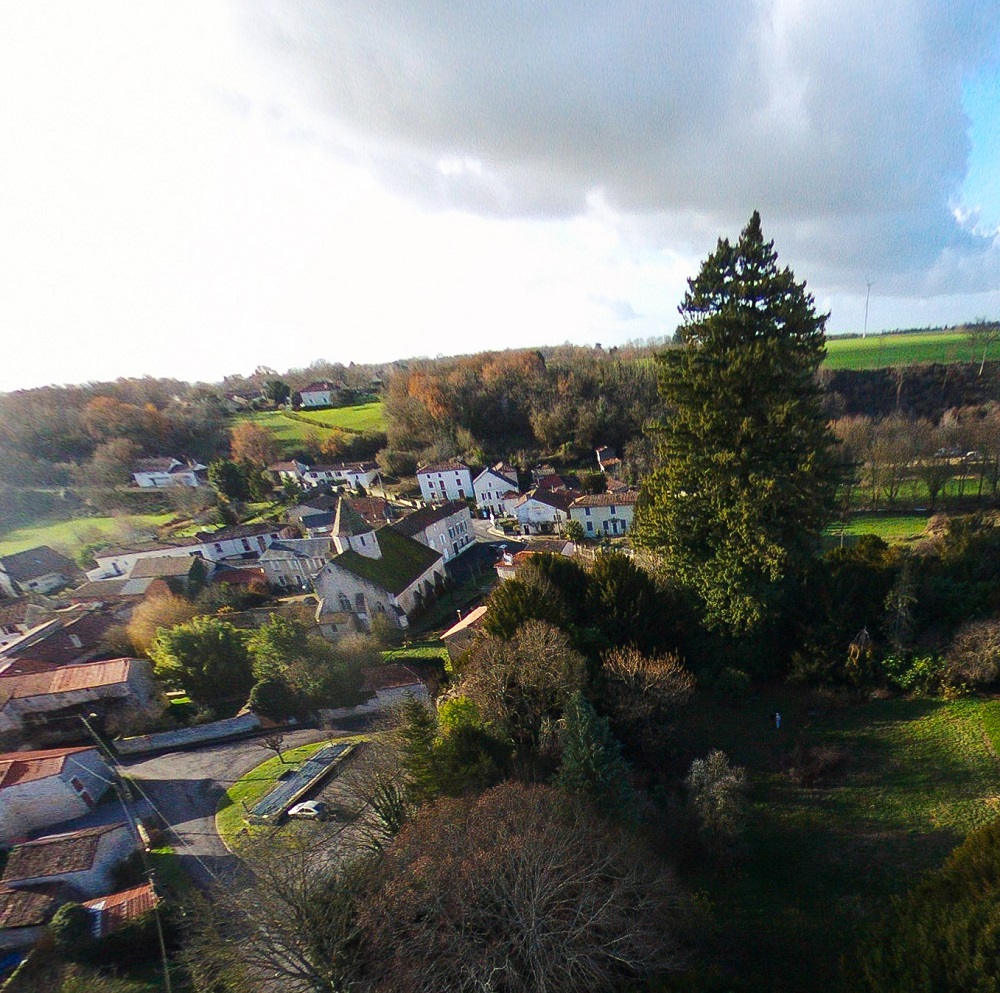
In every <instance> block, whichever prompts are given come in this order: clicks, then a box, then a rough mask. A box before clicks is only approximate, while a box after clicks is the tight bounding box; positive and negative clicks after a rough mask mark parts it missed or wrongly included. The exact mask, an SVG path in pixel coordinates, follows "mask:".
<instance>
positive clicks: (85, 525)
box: [0, 514, 177, 557]
mask: <svg viewBox="0 0 1000 993" xmlns="http://www.w3.org/2000/svg"><path fill="white" fill-rule="evenodd" d="M176 516H177V515H176V514H127V515H122V516H120V517H75V518H73V519H72V520H68V521H49V522H47V523H41V524H32V525H31V526H30V527H23V528H17V529H16V530H14V531H8V532H7V534H5V535H3V537H2V538H0V555H11V554H13V553H14V552H22V551H24V550H25V549H26V548H34V547H36V546H37V545H49V546H50V547H52V548H54V549H55V550H56V551H58V552H62V553H63V554H64V555H68V556H70V557H72V556H73V555H75V554H76V551H77V550H78V549H79V548H80V547H81V546H82V545H87V544H90V543H92V542H97V541H113V542H114V541H127V540H131V539H132V538H133V537H134V536H136V535H137V534H139V535H142V536H147V537H155V536H156V530H157V528H159V527H161V526H162V525H164V524H166V523H167V522H168V521H171V520H173V519H174V518H175V517H176Z"/></svg>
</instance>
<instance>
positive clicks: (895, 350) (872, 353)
mask: <svg viewBox="0 0 1000 993" xmlns="http://www.w3.org/2000/svg"><path fill="white" fill-rule="evenodd" d="M982 357H983V356H982V351H981V350H978V349H975V348H974V347H973V346H972V345H971V344H970V343H969V339H968V336H967V335H966V334H965V332H964V331H921V332H915V333H913V334H878V335H876V334H872V335H869V336H868V337H867V338H838V337H835V336H834V337H830V338H827V340H826V361H825V362H824V363H823V365H824V366H825V367H826V368H828V369H879V368H882V367H883V366H890V365H911V364H913V363H916V362H940V363H944V364H951V363H954V362H979V361H980V360H981V359H982ZM987 358H988V359H995V358H1000V345H994V346H993V347H992V348H991V349H990V351H989V353H988V354H987Z"/></svg>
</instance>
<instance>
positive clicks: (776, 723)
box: [774, 710, 781, 729]
mask: <svg viewBox="0 0 1000 993" xmlns="http://www.w3.org/2000/svg"><path fill="white" fill-rule="evenodd" d="M774 726H775V728H776V729H777V728H780V727H781V712H780V711H777V710H776V711H775V712H774Z"/></svg>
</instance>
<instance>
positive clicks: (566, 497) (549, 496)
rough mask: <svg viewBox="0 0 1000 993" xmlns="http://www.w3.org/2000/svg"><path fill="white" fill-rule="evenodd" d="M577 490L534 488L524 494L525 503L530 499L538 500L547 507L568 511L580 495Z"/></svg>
mask: <svg viewBox="0 0 1000 993" xmlns="http://www.w3.org/2000/svg"><path fill="white" fill-rule="evenodd" d="M579 495H580V494H579V492H578V491H577V490H542V489H534V490H532V491H531V492H530V493H526V494H525V495H524V500H523V502H524V503H527V502H528V500H537V501H538V503H544V504H545V505H546V506H547V507H554V508H555V509H556V510H566V511H568V510H569V508H570V505H571V504H572V503H573V501H574V500H575V499H576V498H577V497H578V496H579Z"/></svg>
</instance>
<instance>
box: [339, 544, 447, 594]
mask: <svg viewBox="0 0 1000 993" xmlns="http://www.w3.org/2000/svg"><path fill="white" fill-rule="evenodd" d="M375 540H376V541H377V542H378V547H379V550H380V551H381V553H382V557H381V558H378V559H372V558H368V557H367V556H366V555H361V554H359V553H358V552H356V551H354V549H353V548H349V549H348V550H347V551H346V552H341V553H340V555H338V556H336V558H334V559H333V560H332V561H331V563H330V564H331V565H333V566H336V567H337V568H340V569H345V570H346V571H347V572H350V573H353V574H354V575H355V576H357V577H358V578H359V579H363V580H366V581H367V582H369V583H373V584H374V585H375V586H380V587H382V589H384V590H388V591H389V592H390V593H391V594H392V595H393V596H398V595H399V594H400V593H402V592H403V591H404V590H405V589H406V588H407V587H408V586H410V585H411V584H412V583H414V582H415V581H416V580H417V579H419V578H420V576H422V575H423V574H424V573H425V572H426V571H427V570H428V569H430V567H431V566H432V565H434V564H435V563H436V562H438V561H440V559H441V554H440V553H439V552H435V551H434V550H433V549H431V548H428V547H427V546H426V545H421V544H420V542H419V541H414V540H413V539H412V538H407V537H406V535H402V534H399V533H398V532H397V531H394V530H393V529H392V528H382V529H380V530H379V531H376V532H375Z"/></svg>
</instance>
